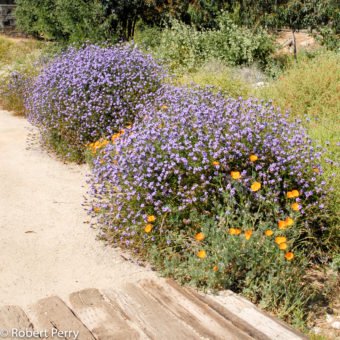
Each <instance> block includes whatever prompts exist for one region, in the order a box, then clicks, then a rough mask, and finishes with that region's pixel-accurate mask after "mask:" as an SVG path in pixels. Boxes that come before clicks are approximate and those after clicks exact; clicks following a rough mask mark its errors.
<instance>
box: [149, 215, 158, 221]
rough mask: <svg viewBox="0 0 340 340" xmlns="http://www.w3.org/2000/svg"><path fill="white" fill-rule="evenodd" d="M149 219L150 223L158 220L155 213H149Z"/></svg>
mask: <svg viewBox="0 0 340 340" xmlns="http://www.w3.org/2000/svg"><path fill="white" fill-rule="evenodd" d="M147 221H148V222H149V223H152V222H155V221H156V217H155V216H154V215H149V216H148V219H147Z"/></svg>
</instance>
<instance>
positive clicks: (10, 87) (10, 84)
mask: <svg viewBox="0 0 340 340" xmlns="http://www.w3.org/2000/svg"><path fill="white" fill-rule="evenodd" d="M2 80H3V81H2V83H1V84H0V100H1V103H2V106H3V108H4V109H6V110H10V111H13V112H14V113H15V114H17V115H25V111H26V110H25V103H24V99H25V98H26V97H27V94H28V93H29V91H30V88H31V85H32V81H33V74H32V72H31V71H30V70H18V71H17V70H15V71H12V72H10V73H9V74H8V75H5V76H3V79H2Z"/></svg>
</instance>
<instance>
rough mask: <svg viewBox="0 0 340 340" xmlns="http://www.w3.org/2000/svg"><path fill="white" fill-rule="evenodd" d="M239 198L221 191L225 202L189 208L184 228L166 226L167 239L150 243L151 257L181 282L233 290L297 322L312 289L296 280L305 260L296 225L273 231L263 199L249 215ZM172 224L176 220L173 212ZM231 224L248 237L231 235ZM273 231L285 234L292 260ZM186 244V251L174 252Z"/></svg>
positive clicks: (247, 205) (248, 207) (247, 206)
mask: <svg viewBox="0 0 340 340" xmlns="http://www.w3.org/2000/svg"><path fill="white" fill-rule="evenodd" d="M242 198H243V199H242V200H240V201H238V200H237V201H235V200H234V199H233V198H232V197H231V196H229V195H228V193H225V199H224V201H223V202H216V205H215V207H214V208H213V209H212V210H211V211H209V212H206V214H205V215H202V214H199V213H196V212H195V211H194V210H193V211H192V212H191V214H190V216H189V218H188V219H187V220H186V228H185V229H183V228H182V230H181V231H178V229H175V230H171V228H168V229H167V234H166V238H167V240H168V243H165V244H164V245H163V247H159V246H158V247H156V246H154V247H153V248H152V250H151V254H150V256H151V259H152V262H153V263H154V264H155V265H156V266H157V267H158V268H159V269H160V270H161V271H162V272H163V273H164V274H165V275H169V276H172V277H174V278H176V279H178V280H179V281H180V282H182V283H187V284H190V285H194V286H198V287H201V288H208V289H213V290H221V289H232V290H233V291H235V292H238V293H241V294H243V295H244V296H246V297H247V298H249V299H250V300H252V301H253V302H255V303H257V304H259V305H260V306H261V307H262V308H264V309H266V310H270V311H275V312H276V313H277V314H279V315H280V317H281V318H283V319H285V320H287V321H290V322H291V323H295V324H302V323H303V319H304V318H305V317H306V313H307V309H308V308H307V304H308V301H309V299H310V298H311V297H312V296H313V291H312V290H311V286H310V285H305V286H303V285H301V282H302V281H304V279H303V277H304V275H305V274H306V270H307V268H308V259H307V257H306V255H305V254H303V253H302V252H301V251H298V250H297V249H295V247H296V245H294V242H295V241H296V240H297V239H298V238H299V231H298V230H299V228H298V227H297V226H294V228H289V229H286V230H277V228H276V226H275V224H274V222H273V221H272V220H271V219H270V218H269V219H266V218H265V217H264V216H265V214H263V213H262V210H263V209H264V210H265V211H267V209H268V207H266V203H264V204H263V205H262V206H261V207H259V209H258V210H257V213H255V214H254V212H252V211H251V204H250V201H248V200H247V198H246V197H242ZM241 212H242V213H241ZM239 213H240V214H239ZM259 216H261V218H260V219H261V222H260V223H259ZM172 223H174V224H177V223H178V221H177V220H176V217H173V218H172ZM254 225H257V228H256V229H255V231H254ZM235 226H239V227H240V228H242V230H246V231H247V230H253V231H252V233H251V234H250V237H248V238H246V237H245V235H246V234H245V233H243V232H242V234H240V235H236V234H234V235H233V234H232V233H231V230H232V228H234V227H235ZM266 230H272V231H273V235H271V236H266V235H265V231H266ZM196 233H203V235H204V239H203V240H196V239H195V238H194V235H195V234H196ZM196 235H197V234H196ZM276 236H285V237H287V244H288V247H289V249H290V250H291V251H294V254H295V257H294V259H293V260H292V261H291V262H290V261H288V260H287V259H286V258H285V256H284V255H285V251H283V250H280V249H279V245H278V244H276V243H275V241H274V240H275V238H276ZM188 245H189V246H188ZM159 248H161V250H160V249H159ZM186 248H189V249H191V252H183V251H179V249H186ZM293 249H294V250H293ZM202 250H205V251H206V257H205V258H199V257H198V254H199V252H200V251H202ZM286 251H287V250H286Z"/></svg>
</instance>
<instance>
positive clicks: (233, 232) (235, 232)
mask: <svg viewBox="0 0 340 340" xmlns="http://www.w3.org/2000/svg"><path fill="white" fill-rule="evenodd" d="M229 234H230V235H240V234H241V229H239V228H229Z"/></svg>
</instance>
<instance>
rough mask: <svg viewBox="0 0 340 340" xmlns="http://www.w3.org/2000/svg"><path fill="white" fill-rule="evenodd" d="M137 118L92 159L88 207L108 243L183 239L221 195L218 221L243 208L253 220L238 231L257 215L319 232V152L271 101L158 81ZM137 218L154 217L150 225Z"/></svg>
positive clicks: (236, 216)
mask: <svg viewBox="0 0 340 340" xmlns="http://www.w3.org/2000/svg"><path fill="white" fill-rule="evenodd" d="M141 117H143V118H142V119H141V120H140V121H138V122H136V123H135V124H134V125H133V126H132V127H130V128H128V129H125V132H124V133H123V134H121V135H120V136H119V138H117V139H115V140H114V142H113V143H109V144H107V145H105V147H104V148H103V149H102V150H101V152H100V153H99V155H98V157H96V158H95V159H94V161H93V163H94V164H93V176H92V190H91V192H92V197H93V203H92V209H94V210H93V212H95V215H96V219H97V221H98V223H99V225H101V226H102V228H103V231H104V233H106V234H108V235H110V239H111V237H112V240H113V242H115V243H116V244H118V245H123V246H125V245H128V246H130V245H131V244H132V247H134V248H135V249H139V250H140V249H144V250H145V247H144V246H145V245H146V244H149V243H150V244H155V243H157V242H160V243H162V244H163V243H164V242H165V241H166V238H167V233H168V232H176V233H183V234H184V238H185V237H192V233H193V231H192V230H190V231H188V230H189V229H190V228H189V226H188V225H190V223H189V222H188V221H190V220H191V217H190V215H191V214H192V213H193V212H196V213H197V214H198V215H200V214H208V215H209V214H212V215H214V214H215V212H214V209H215V208H214V207H215V206H216V204H217V205H218V204H219V205H221V204H222V202H225V197H226V195H227V196H228V197H230V199H229V202H232V203H230V204H231V205H230V206H229V215H230V216H231V217H230V218H229V219H228V221H229V222H228V223H229V224H228V226H227V227H226V228H228V227H229V228H231V227H235V225H234V224H233V223H235V224H236V226H239V225H240V224H241V223H242V218H243V212H244V209H247V211H248V212H247V214H250V215H252V216H255V219H253V220H252V222H251V225H248V226H244V227H245V228H246V229H251V230H254V231H255V230H256V229H257V228H258V227H257V226H258V225H260V224H261V223H262V222H263V221H265V222H266V223H269V224H270V228H272V229H273V228H275V229H277V230H278V231H282V232H283V231H284V229H289V228H288V227H290V226H291V225H292V224H294V225H299V226H301V228H302V227H303V228H304V230H305V231H306V232H311V233H314V232H319V231H320V228H321V226H320V225H319V226H318V229H317V230H316V229H314V228H315V225H314V222H315V219H316V218H317V217H316V216H318V213H319V212H320V210H321V209H322V208H323V201H324V199H325V194H326V189H325V184H326V183H325V182H324V181H322V179H321V176H320V175H321V173H322V169H321V167H320V165H319V160H320V157H321V153H320V152H318V151H317V150H314V147H313V146H312V142H311V140H310V139H309V138H308V137H307V135H306V133H305V131H304V129H303V128H302V126H301V125H300V122H299V121H295V122H289V121H288V117H287V116H285V115H283V114H281V113H280V111H278V110H277V109H275V108H274V107H273V106H272V104H271V103H263V102H260V101H258V100H256V99H248V100H243V99H241V98H240V99H238V100H236V99H225V98H223V97H222V96H219V95H213V94H211V93H210V92H206V91H203V90H196V89H194V90H189V89H183V88H175V87H168V86H165V87H163V88H161V89H160V90H159V91H158V93H157V98H156V101H155V103H154V104H153V105H150V106H145V107H144V108H143V109H142V110H141ZM293 190H294V192H295V194H294V195H290V194H291V192H292V191H293ZM288 193H289V194H288ZM287 195H288V197H287ZM245 202H247V204H246V205H244V204H245ZM223 204H225V203H223ZM242 204H243V205H244V208H242V209H241V208H240V207H242ZM226 210H227V209H226ZM147 216H155V217H156V220H155V222H154V223H153V224H152V225H151V226H150V225H149V224H147V223H148V221H147ZM240 217H241V220H240ZM243 220H246V219H245V218H243ZM186 221H187V222H188V223H186ZM279 221H281V222H280V223H281V224H280V226H279V229H278V223H279ZM146 226H148V228H147V227H146Z"/></svg>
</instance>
